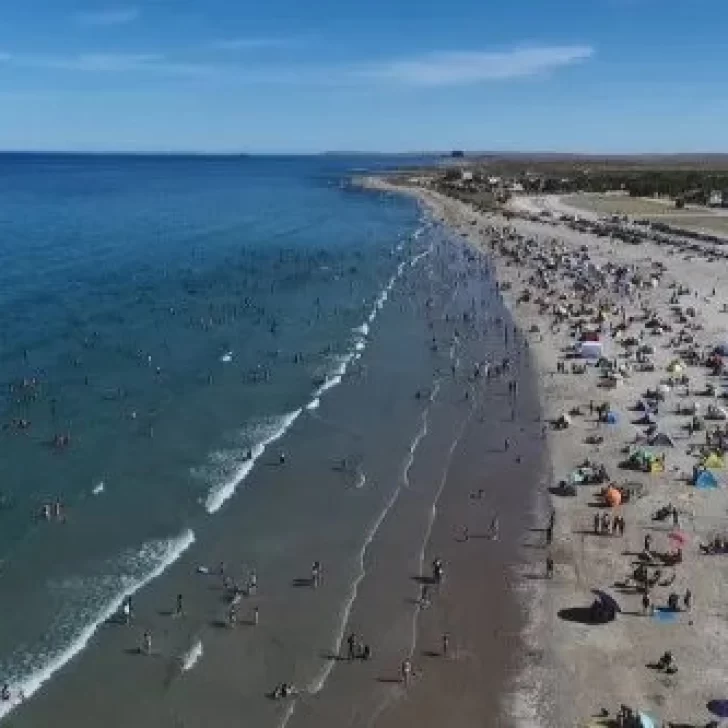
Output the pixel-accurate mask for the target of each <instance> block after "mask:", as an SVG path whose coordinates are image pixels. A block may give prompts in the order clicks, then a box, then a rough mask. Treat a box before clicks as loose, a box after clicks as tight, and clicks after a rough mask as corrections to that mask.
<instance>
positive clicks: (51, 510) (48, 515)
mask: <svg viewBox="0 0 728 728" xmlns="http://www.w3.org/2000/svg"><path fill="white" fill-rule="evenodd" d="M40 517H41V519H42V520H44V521H47V522H50V521H54V520H55V521H57V522H58V523H65V521H66V515H65V513H64V510H63V503H62V502H61V501H60V500H57V501H55V502H54V503H44V504H43V505H42V506H41V509H40Z"/></svg>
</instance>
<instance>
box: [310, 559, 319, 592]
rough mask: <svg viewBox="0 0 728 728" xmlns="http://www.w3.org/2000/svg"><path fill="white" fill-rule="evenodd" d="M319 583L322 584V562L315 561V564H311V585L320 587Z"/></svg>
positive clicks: (316, 587) (315, 587)
mask: <svg viewBox="0 0 728 728" xmlns="http://www.w3.org/2000/svg"><path fill="white" fill-rule="evenodd" d="M319 584H321V562H320V561H314V562H313V566H311V586H313V588H314V589H318V587H319Z"/></svg>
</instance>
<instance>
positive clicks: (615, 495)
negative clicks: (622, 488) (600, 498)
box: [604, 488, 622, 508]
mask: <svg viewBox="0 0 728 728" xmlns="http://www.w3.org/2000/svg"><path fill="white" fill-rule="evenodd" d="M604 499H605V500H606V501H607V505H609V506H611V507H612V508H616V507H617V506H618V505H620V504H621V503H622V494H621V493H620V492H619V491H618V490H617V489H616V488H608V489H607V492H606V494H605V496H604Z"/></svg>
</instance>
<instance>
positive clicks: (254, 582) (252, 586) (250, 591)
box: [247, 571, 258, 597]
mask: <svg viewBox="0 0 728 728" xmlns="http://www.w3.org/2000/svg"><path fill="white" fill-rule="evenodd" d="M257 592H258V575H257V574H256V573H255V571H251V572H250V574H248V586H247V595H248V596H249V597H254V596H255V595H256V594H257Z"/></svg>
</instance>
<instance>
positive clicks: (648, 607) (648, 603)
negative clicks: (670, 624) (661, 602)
mask: <svg viewBox="0 0 728 728" xmlns="http://www.w3.org/2000/svg"><path fill="white" fill-rule="evenodd" d="M651 612H652V600H651V599H650V595H649V594H648V593H647V592H645V593H644V594H643V595H642V614H644V615H645V616H648V615H649V614H651Z"/></svg>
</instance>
